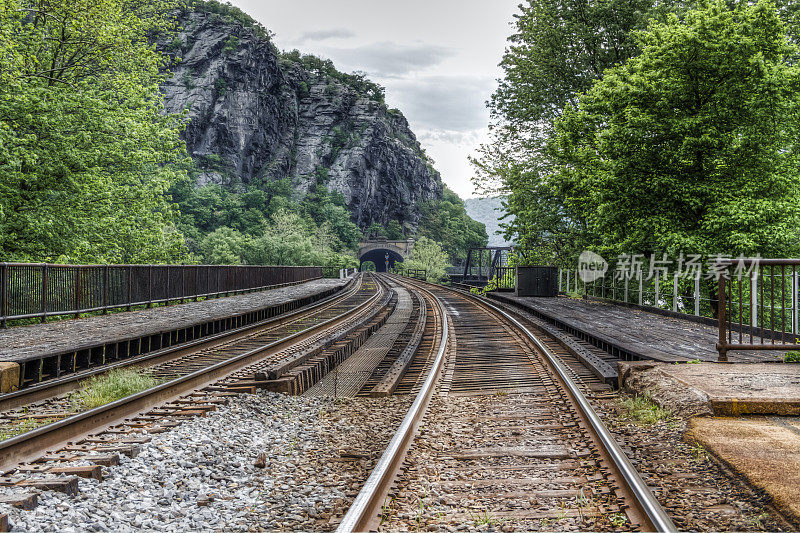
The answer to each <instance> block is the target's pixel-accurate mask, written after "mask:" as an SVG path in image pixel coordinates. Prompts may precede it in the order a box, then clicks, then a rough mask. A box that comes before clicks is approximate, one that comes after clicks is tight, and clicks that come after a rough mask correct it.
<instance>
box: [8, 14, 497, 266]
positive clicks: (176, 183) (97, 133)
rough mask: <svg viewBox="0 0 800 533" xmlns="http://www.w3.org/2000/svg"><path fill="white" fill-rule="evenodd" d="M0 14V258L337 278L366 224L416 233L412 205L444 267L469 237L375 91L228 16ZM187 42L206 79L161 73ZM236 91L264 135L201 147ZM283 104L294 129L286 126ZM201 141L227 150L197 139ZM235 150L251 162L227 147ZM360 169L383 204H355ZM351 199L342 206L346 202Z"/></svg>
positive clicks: (458, 211)
mask: <svg viewBox="0 0 800 533" xmlns="http://www.w3.org/2000/svg"><path fill="white" fill-rule="evenodd" d="M2 7H3V9H2V11H0V35H2V36H3V38H2V39H0V175H2V176H3V178H2V180H0V260H6V261H48V262H74V263H81V262H88V263H141V262H155V263H166V262H207V263H248V264H297V265H307V264H323V265H335V266H351V265H353V264H354V263H355V248H356V245H357V243H358V241H359V240H360V239H361V238H362V236H363V235H362V228H363V226H365V225H367V223H368V222H369V221H370V220H375V219H378V220H382V221H386V222H387V229H386V230H385V231H388V232H390V233H391V234H392V235H396V236H397V237H398V238H402V237H404V236H412V233H413V234H414V235H416V227H417V225H418V218H419V211H418V210H419V207H418V204H420V203H421V202H422V201H423V200H428V203H429V204H430V205H428V204H426V205H427V207H426V208H425V209H426V210H427V211H426V212H431V213H432V214H431V216H434V214H435V215H436V216H438V217H440V223H441V224H440V226H441V227H443V228H445V230H446V231H444V232H440V231H435V232H434V231H433V229H434V228H432V227H428V226H425V227H422V228H421V229H420V232H419V233H420V234H421V235H426V234H430V235H431V236H433V237H435V238H437V239H439V240H441V241H442V242H443V244H444V246H445V248H446V249H448V250H449V251H451V252H452V253H453V255H454V256H455V255H456V254H457V253H458V251H457V249H458V248H459V247H461V246H464V245H465V244H466V243H469V242H473V241H474V242H478V241H480V238H481V236H480V235H479V233H480V228H478V227H476V226H475V225H474V222H472V221H470V220H469V219H468V218H465V216H466V215H465V214H464V213H463V205H462V204H461V202H460V200H459V199H458V198H457V197H448V198H446V199H445V200H444V201H441V202H440V201H439V200H438V198H440V196H441V181H440V179H439V175H438V173H436V171H435V170H434V169H433V168H432V163H431V161H430V160H429V158H427V156H425V153H424V150H422V148H421V147H420V146H419V143H418V142H417V141H416V139H415V138H414V135H413V133H412V132H411V130H410V128H409V127H408V123H407V122H406V121H405V119H404V118H403V117H402V115H401V114H400V113H399V112H393V111H391V110H388V109H386V106H385V103H384V96H383V88H382V87H380V86H379V85H377V84H375V83H373V82H371V81H370V80H368V79H367V78H366V77H365V76H364V74H362V73H353V74H345V73H342V72H339V71H338V70H337V69H336V68H335V67H334V65H333V63H332V62H330V61H328V60H322V59H319V58H316V57H313V56H307V55H302V54H300V53H299V52H297V51H292V52H288V53H285V54H280V53H279V52H278V50H277V48H275V46H274V44H272V42H271V34H270V32H269V31H268V30H267V29H266V28H264V27H263V26H261V25H260V24H259V23H258V22H256V21H255V20H254V19H252V18H251V17H249V16H248V15H247V14H246V13H244V12H242V11H241V10H239V9H237V8H234V7H232V6H230V5H229V4H223V3H220V2H216V1H213V0H212V1H196V2H188V3H185V4H182V5H179V2H178V1H177V0H174V1H173V0H159V1H157V2H146V3H145V2H141V1H138V0H107V1H103V2H99V3H88V4H87V3H85V2H78V3H75V2H33V1H31V0H4V1H3V3H2ZM176 14H177V17H178V18H177V19H175V16H176ZM186 21H188V22H189V24H187V27H183V26H182V23H183V22H186ZM192 32H197V34H196V35H202V37H197V36H196V35H195V34H192ZM153 39H156V40H157V42H158V43H159V44H158V46H156V47H154V46H153ZM192 46H197V48H196V49H194V50H195V51H199V52H202V53H198V54H197V58H198V59H197V60H198V61H199V64H202V65H205V66H207V67H208V68H214V69H217V70H214V71H213V72H212V74H213V76H212V77H209V78H208V79H205V77H204V74H202V73H201V72H197V71H193V70H192V68H193V67H188V68H187V67H186V66H185V65H184V62H182V61H179V60H178V59H180V56H181V55H182V54H184V53H186V52H187V51H189V50H190V49H191V47H192ZM247 54H251V55H247ZM244 57H246V58H248V59H242V58H244ZM252 58H256V59H259V60H258V61H249V59H252ZM237 61H240V63H237ZM209 65H213V67H211V66H209ZM280 65H283V67H281V66H280ZM251 67H252V68H255V69H262V70H258V72H255V71H251V70H248V69H249V68H251ZM284 67H285V68H286V71H284V70H282V68H284ZM170 69H172V70H174V71H175V72H176V74H179V75H175V76H171V74H170V72H169V70H170ZM178 69H181V70H180V71H179V70H178ZM233 73H235V74H233ZM236 76H239V78H237V77H236ZM209 80H210V81H209ZM206 82H208V83H206ZM204 83H206V85H208V86H203V84H204ZM258 83H266V84H268V86H265V87H260V86H259V87H256V88H252V87H251V86H252V85H254V84H258ZM304 83H305V90H306V91H308V92H309V93H310V92H311V91H312V89H316V91H315V93H314V94H315V96H314V97H313V98H308V96H309V94H302V93H303V91H304V87H303V84H304ZM314 84H316V85H314ZM237 90H239V91H247V90H253V91H255V93H254V95H255V97H254V98H253V99H247V100H248V101H254V100H258V101H259V102H260V104H259V105H260V107H258V108H256V109H253V110H247V111H254V113H255V114H254V115H252V116H255V117H256V120H263V121H266V122H269V124H271V125H274V126H275V128H270V127H260V125H259V124H260V123H256V124H251V123H249V129H248V128H240V130H241V131H244V135H247V136H248V137H247V139H246V142H240V139H238V138H235V136H234V133H232V131H231V130H225V131H222V130H215V131H214V135H203V133H204V132H206V131H208V130H203V129H202V128H206V127H222V126H220V125H227V124H234V123H237V121H238V120H239V119H240V118H241V116H243V115H244V114H246V113H244V112H243V111H242V110H240V109H238V108H236V107H235V106H233V105H232V106H231V107H230V109H228V108H226V107H225V106H226V105H227V104H226V102H227V101H228V99H230V98H232V95H234V94H235V93H236V91H237ZM259 99H260V100H259ZM365 100H366V101H368V102H367V103H368V104H369V105H366V104H363V103H360V102H364V101H365ZM165 101H166V105H165V103H164V102H165ZM299 102H303V104H302V105H304V106H307V107H306V108H305V111H306V113H305V115H304V116H305V117H306V118H305V120H310V122H308V123H299V122H297V120H298V119H297V116H298V106H300V105H301V104H300V103H299ZM318 104H321V105H318ZM329 104H332V105H329ZM171 105H173V106H174V107H170V106H171ZM201 105H208V106H210V107H209V109H212V110H218V109H228V110H229V111H230V112H231V113H232V115H231V120H218V121H215V120H210V121H209V122H210V123H212V124H211V126H209V125H208V124H204V123H203V121H204V120H208V116H207V115H208V114H207V113H206V114H205V115H203V116H202V117H201V116H199V115H198V114H197V108H198V106H201ZM337 106H338V107H337ZM331 108H335V109H334V110H333V111H330V109H331ZM324 112H333V113H336V116H335V117H334V118H335V121H334V122H335V124H334V125H333V126H332V129H331V130H330V131H327V130H325V129H324V128H323V126H324V125H325V124H327V120H320V121H318V122H319V123H318V124H317V123H316V122H315V119H316V118H317V117H319V116H320V113H324ZM193 113H194V114H193ZM323 118H325V117H323ZM292 120H294V122H292ZM301 130H302V131H303V132H305V133H304V134H305V135H306V138H303V139H300V135H301ZM275 132H278V133H279V134H276V133H275ZM270 135H272V137H270ZM207 138H213V139H215V140H219V139H226V140H227V141H228V144H227V145H224V146H223V145H212V146H207V145H199V144H198V142H200V141H202V140H204V139H207ZM198 139H199V140H200V141H198ZM300 140H302V141H313V142H305V143H301V142H299V141H300ZM215 142H216V141H215ZM187 143H188V144H189V150H188V153H187V149H186V147H187ZM358 143H361V144H362V145H363V146H361V145H358ZM368 143H372V145H379V146H381V150H364V147H365V146H369V145H370V144H368ZM244 145H246V146H247V147H248V149H249V150H250V152H248V153H246V154H245V153H234V152H233V150H234V149H233V148H231V147H237V146H244ZM357 145H358V146H357ZM298 146H301V147H305V149H306V151H307V153H302V152H301V151H300V149H298ZM309 146H311V148H308V147H309ZM356 149H358V150H360V151H358V153H359V154H360V155H359V156H356V157H353V156H352V155H350V154H351V153H352V152H353V151H355V150H356ZM226 150H227V151H226ZM348 151H350V152H348ZM368 154H377V155H375V156H374V157H376V158H377V159H375V160H370V161H366V158H367V157H368ZM345 156H347V157H345ZM237 158H238V159H237ZM259 158H261V159H259ZM337 158H338V159H339V160H342V161H346V162H347V164H348V165H350V167H347V168H344V167H343V165H338V166H337V168H338V169H339V170H337V171H338V172H344V174H341V175H335V174H334V170H333V163H334V161H336V160H337ZM381 158H383V159H381ZM301 160H302V161H301ZM301 163H302V164H301ZM343 168H344V170H342V169H343ZM247 169H249V171H250V174H244V172H245V171H246V170H247ZM237 173H239V174H237ZM368 173H377V174H376V175H377V178H378V179H380V180H382V183H384V185H385V184H386V183H389V184H390V185H391V187H381V188H380V192H379V193H375V194H382V195H384V196H386V198H383V197H380V198H378V197H373V198H365V197H364V195H363V194H361V190H360V189H359V187H361V186H362V184H360V183H358V179H357V178H358V176H361V175H366V174H368ZM352 176H355V177H352ZM216 178H220V179H222V181H224V183H220V182H215V181H214V179H216ZM372 178H373V177H372V176H371V175H370V176H369V179H372ZM364 179H365V180H366V179H367V178H364ZM387 180H388V181H387ZM198 184H203V185H202V186H197V185H198ZM337 187H340V188H342V191H343V192H344V193H345V194H346V195H347V197H346V196H345V194H343V192H337V191H338V189H337ZM386 191H389V192H386ZM389 196H393V197H392V198H388V197H389ZM453 196H454V195H453ZM353 197H355V198H358V200H359V202H358V205H356V203H353V205H348V201H349V200H350V199H352V198H353ZM398 200H400V201H398ZM387 205H391V206H393V209H395V211H396V212H388V209H383V207H385V206H387ZM409 213H410V214H409ZM357 223H361V224H362V228H360V227H359V226H358V225H357ZM378 225H379V226H380V224H378ZM460 228H464V229H465V230H467V235H464V236H461V235H458V232H459V230H460ZM436 229H437V230H438V229H439V228H436ZM382 231H383V230H382ZM434 233H435V234H434ZM476 235H477V237H476Z"/></svg>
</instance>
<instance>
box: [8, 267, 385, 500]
mask: <svg viewBox="0 0 800 533" xmlns="http://www.w3.org/2000/svg"><path fill="white" fill-rule="evenodd" d="M389 296H390V291H388V290H387V287H386V284H385V283H384V282H381V281H379V280H376V279H374V278H372V277H370V276H368V277H366V278H365V279H363V280H362V279H359V280H358V281H356V282H355V283H354V284H353V286H352V287H351V288H350V289H349V290H347V291H345V292H344V293H343V294H341V295H338V296H337V297H335V298H331V299H329V300H325V301H323V302H320V303H317V304H314V305H311V306H307V307H305V308H303V309H300V310H298V311H295V312H293V313H290V314H289V315H287V316H282V317H279V318H278V319H274V320H270V321H267V322H265V323H263V324H261V325H260V327H249V328H246V329H243V330H240V331H237V332H234V333H228V334H226V335H224V336H218V337H215V338H214V339H205V340H204V341H203V342H198V343H195V346H194V347H193V349H190V348H186V347H185V346H182V347H180V348H179V349H174V350H171V351H170V353H169V354H167V353H161V354H158V355H156V356H151V357H148V362H149V363H150V367H149V371H151V372H152V373H153V374H154V375H155V376H158V377H160V378H162V379H163V380H164V382H163V383H161V384H160V385H158V386H156V387H154V388H152V389H149V390H146V391H143V392H140V393H138V394H135V395H132V396H129V397H127V398H123V399H121V400H117V401H115V402H112V403H109V404H107V405H103V406H100V407H97V408H95V409H90V410H87V411H83V412H77V413H76V412H70V411H69V410H68V409H69V407H68V405H69V402H68V401H67V400H65V399H64V398H63V397H57V398H49V399H47V400H44V401H40V402H39V403H34V404H28V405H26V406H25V407H23V408H17V409H16V410H14V409H12V410H11V411H6V412H5V413H3V415H4V416H5V417H6V420H12V421H13V420H14V415H15V414H16V413H20V415H21V416H25V415H26V414H27V415H28V416H30V415H38V416H47V417H49V418H60V419H58V420H57V421H55V422H53V423H50V424H47V425H44V426H41V427H39V428H36V429H34V430H32V431H29V432H26V433H23V434H21V435H18V436H15V437H12V438H9V439H6V440H3V441H0V486H5V487H17V486H19V487H22V488H25V487H28V488H38V489H55V490H63V491H67V492H69V491H72V490H74V489H75V486H76V482H75V479H74V475H78V476H85V477H95V476H97V475H98V472H99V470H98V469H99V466H97V465H107V464H113V463H114V459H113V458H109V457H110V455H111V456H113V455H114V454H116V453H118V452H121V453H128V454H130V453H135V450H134V448H135V447H136V446H137V445H138V444H141V443H143V442H144V441H145V440H146V437H142V436H141V434H142V433H158V432H161V431H165V430H167V429H169V428H170V427H172V426H174V425H175V424H178V423H180V421H181V420H183V419H186V418H187V417H192V416H202V415H204V414H205V413H206V412H208V411H211V410H214V409H216V407H217V406H218V405H220V404H224V403H225V402H226V398H227V397H228V396H229V395H230V394H233V393H237V392H252V391H253V390H254V389H255V388H256V387H257V386H259V385H268V383H269V381H268V380H264V381H263V383H261V382H259V383H256V384H253V383H252V382H253V378H254V377H257V376H258V372H259V371H262V370H263V369H264V368H265V367H271V368H273V369H274V370H275V371H277V372H288V371H290V370H291V369H292V368H293V367H295V366H298V365H300V364H302V363H308V361H309V358H311V359H313V356H314V355H315V354H316V355H318V352H319V351H320V347H323V348H324V347H327V346H329V345H330V344H331V343H333V342H336V341H339V340H341V339H342V338H343V337H347V335H350V334H352V332H353V331H356V330H357V331H358V332H360V334H363V331H362V330H363V329H364V327H365V324H366V325H369V324H373V327H374V323H376V322H380V320H381V317H382V316H384V315H386V314H387V308H388V307H390V303H391V302H390V298H389ZM359 328H360V329H359ZM237 372H238V373H237ZM232 375H233V376H250V377H251V378H250V382H248V383H243V381H242V379H241V378H236V377H234V378H229V376H232ZM84 377H85V376H84ZM47 386H48V387H50V390H52V391H59V390H60V388H59V387H62V386H64V384H58V383H48V384H47ZM261 388H268V387H261ZM32 389H33V390H30V391H28V389H25V390H23V391H20V393H23V394H20V393H16V394H15V395H14V396H15V400H16V401H18V402H19V401H23V400H24V398H25V395H24V393H26V392H28V394H30V395H31V396H30V397H33V398H38V397H40V396H41V395H42V394H43V391H44V390H46V389H45V387H36V388H32ZM21 399H22V400H21ZM23 405H25V404H24V403H23ZM75 460H80V461H90V462H92V463H93V465H94V466H93V465H89V466H86V465H83V466H81V467H74V468H73V467H70V466H68V464H69V462H71V461H75ZM65 463H66V464H67V466H65ZM95 466H97V468H95ZM45 473H47V475H46V476H45V477H42V475H43V474H45ZM51 474H56V476H52V475H51ZM70 474H74V475H70ZM64 475H66V477H64ZM24 496H26V497H27V495H24ZM12 503H15V504H19V505H26V501H25V498H22V499H20V500H13V501H12Z"/></svg>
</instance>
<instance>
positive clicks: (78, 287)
mask: <svg viewBox="0 0 800 533" xmlns="http://www.w3.org/2000/svg"><path fill="white" fill-rule="evenodd" d="M82 271H83V269H82V268H81V267H79V266H76V267H75V295H74V298H73V302H74V303H73V305H74V306H75V318H78V317H79V316H80V313H79V312H78V310H79V309H80V308H81V272H82Z"/></svg>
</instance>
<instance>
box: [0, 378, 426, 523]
mask: <svg viewBox="0 0 800 533" xmlns="http://www.w3.org/2000/svg"><path fill="white" fill-rule="evenodd" d="M409 401H410V399H406V398H397V397H389V398H375V399H371V398H370V399H366V398H359V399H358V400H346V399H341V398H340V399H338V400H334V399H332V398H299V397H289V396H284V395H281V394H275V393H266V392H262V393H259V394H256V395H241V396H237V397H234V398H232V399H231V401H230V402H229V404H228V405H226V406H223V407H221V408H220V409H219V410H218V411H214V412H211V413H209V414H208V415H207V416H206V417H199V418H194V419H192V420H188V421H186V422H185V423H183V424H181V425H180V426H178V427H176V428H174V429H173V430H171V431H168V432H166V433H161V434H156V435H153V437H152V440H151V441H150V442H148V443H147V444H144V445H142V447H141V451H140V453H139V455H137V456H136V457H134V458H132V459H130V458H127V457H121V463H120V465H119V466H114V467H108V468H104V474H105V479H104V480H103V481H100V482H98V481H94V480H87V479H81V480H80V481H79V486H80V492H79V494H78V495H77V496H67V495H65V494H62V493H58V492H42V493H41V494H40V495H39V506H38V507H37V508H36V509H35V510H32V511H22V510H19V509H15V508H12V507H10V506H5V505H0V513H2V512H6V513H8V514H9V518H10V521H11V524H12V527H13V530H14V531H61V532H69V531H133V530H140V529H148V530H154V531H184V530H188V529H192V530H195V529H201V530H209V529H214V530H219V529H224V530H234V531H261V530H273V529H293V530H297V529H303V530H319V529H332V528H334V527H335V524H336V523H337V522H338V520H339V519H340V518H341V516H342V515H343V514H344V512H345V511H346V510H347V507H348V506H349V503H350V502H351V501H352V499H353V498H354V497H355V495H356V494H357V493H358V490H360V487H361V485H362V484H363V482H364V481H365V480H366V478H367V477H368V476H369V472H370V471H371V469H372V467H373V466H374V464H375V462H376V461H377V459H378V458H379V457H380V454H381V453H382V451H383V449H384V447H385V446H386V444H387V443H388V441H389V439H390V438H391V436H392V434H393V433H394V431H395V429H396V427H397V426H398V425H399V423H400V420H402V417H403V415H404V414H405V409H406V408H407V404H408V402H409ZM261 453H263V454H264V455H263V456H262V460H263V459H264V458H265V459H266V460H265V461H264V462H265V463H266V465H265V466H264V468H258V467H257V466H255V465H254V463H255V462H256V459H257V458H258V456H259V454H261ZM3 492H4V493H8V492H9V491H8V490H5V491H3Z"/></svg>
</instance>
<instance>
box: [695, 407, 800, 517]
mask: <svg viewBox="0 0 800 533" xmlns="http://www.w3.org/2000/svg"><path fill="white" fill-rule="evenodd" d="M687 440H689V441H694V442H697V443H699V444H701V445H703V447H705V448H706V449H707V450H708V451H710V452H711V453H712V454H713V455H714V456H715V457H717V458H718V459H720V460H721V461H722V462H723V463H725V464H727V465H728V466H729V467H730V468H731V469H733V470H734V471H736V472H737V473H738V474H740V475H741V476H743V477H744V478H745V479H747V481H748V482H749V483H750V484H751V485H753V486H755V487H757V488H759V489H761V490H763V491H764V492H766V493H767V494H769V495H770V496H771V497H772V500H773V503H774V505H775V506H776V507H777V508H778V509H779V510H780V511H781V512H782V513H783V514H784V515H785V516H786V517H787V518H789V519H790V520H792V521H794V523H795V525H798V524H800V500H798V498H797V487H800V421H798V420H797V419H784V418H778V417H770V418H764V417H760V416H759V417H749V418H744V419H742V418H705V417H703V418H695V419H693V420H692V421H691V429H690V431H689V433H688V434H687Z"/></svg>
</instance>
